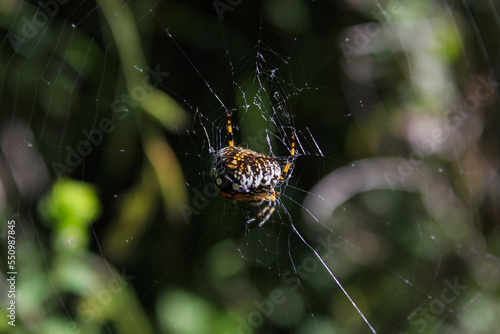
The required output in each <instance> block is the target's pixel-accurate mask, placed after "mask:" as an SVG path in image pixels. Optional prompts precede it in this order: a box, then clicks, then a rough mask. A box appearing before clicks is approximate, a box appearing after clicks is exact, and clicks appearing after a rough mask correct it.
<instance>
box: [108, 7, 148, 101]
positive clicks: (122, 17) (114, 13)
mask: <svg viewBox="0 0 500 334" xmlns="http://www.w3.org/2000/svg"><path fill="white" fill-rule="evenodd" d="M98 5H99V6H100V7H101V10H102V12H103V14H104V16H105V18H106V21H107V22H108V23H109V27H110V29H111V32H112V34H113V38H114V42H115V44H116V48H117V49H118V54H119V55H120V62H121V64H122V70H123V75H124V76H125V82H126V85H127V88H128V91H129V92H130V91H131V90H132V89H133V88H134V87H135V86H137V85H138V84H142V77H143V75H144V74H142V73H141V72H140V71H131V70H130V69H132V68H134V66H135V67H137V68H145V65H146V59H145V57H144V54H143V53H142V52H141V50H142V46H141V43H140V38H139V34H138V33H137V30H136V29H134V27H135V21H134V18H133V15H132V13H131V12H130V8H129V7H128V6H123V3H122V2H121V1H120V0H105V1H101V2H99V3H98Z"/></svg>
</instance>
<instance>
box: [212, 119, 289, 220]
mask: <svg viewBox="0 0 500 334" xmlns="http://www.w3.org/2000/svg"><path fill="white" fill-rule="evenodd" d="M230 116H231V115H230V113H227V117H228V120H227V131H228V133H229V136H230V140H229V146H226V147H224V148H222V149H220V150H219V151H216V152H215V153H214V158H213V161H212V171H211V176H212V179H213V181H214V182H215V184H216V186H217V189H218V190H219V192H220V193H221V195H222V196H224V197H225V198H227V199H231V200H233V205H234V204H235V203H236V202H237V201H238V200H240V201H245V202H247V203H253V204H256V205H261V204H262V203H265V204H266V206H265V207H264V208H263V209H262V210H261V211H260V212H259V213H258V214H257V215H256V216H255V217H254V218H251V219H249V220H248V221H247V223H251V222H253V221H255V220H257V219H261V218H262V220H261V221H260V223H259V226H262V225H264V223H265V222H266V221H267V220H268V219H269V217H271V215H272V214H273V212H274V209H275V208H276V204H277V198H278V197H279V195H280V193H279V192H276V191H275V190H274V187H276V185H277V184H278V183H279V182H281V181H283V180H285V179H287V178H288V177H289V176H290V175H289V171H290V166H291V164H292V162H291V161H290V160H289V161H287V163H286V165H285V166H284V168H283V170H282V169H281V167H280V164H279V163H278V161H276V160H275V159H274V158H272V157H270V156H268V155H265V154H261V153H257V152H255V151H252V150H250V149H246V148H243V147H239V146H235V145H234V138H233V128H232V126H231V118H230ZM294 156H295V135H292V145H291V149H290V157H292V158H293V157H294Z"/></svg>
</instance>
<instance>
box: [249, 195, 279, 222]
mask: <svg viewBox="0 0 500 334" xmlns="http://www.w3.org/2000/svg"><path fill="white" fill-rule="evenodd" d="M278 194H279V193H276V192H272V193H270V194H266V195H265V196H263V197H261V198H260V199H259V201H258V202H256V204H257V205H259V204H262V202H264V201H265V202H266V203H267V205H266V206H265V208H264V209H262V211H260V212H259V213H258V214H257V215H256V216H255V217H254V218H251V219H249V220H247V223H251V222H253V221H255V220H257V219H259V218H260V217H262V216H264V218H262V220H261V222H260V223H259V227H261V226H262V225H264V223H265V222H267V221H268V219H269V218H270V217H271V215H272V214H273V212H274V209H275V208H276V196H278Z"/></svg>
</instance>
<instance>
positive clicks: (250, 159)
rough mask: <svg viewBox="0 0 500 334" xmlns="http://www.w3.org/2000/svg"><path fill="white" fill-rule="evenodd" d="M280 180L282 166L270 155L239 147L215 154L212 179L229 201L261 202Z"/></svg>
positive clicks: (232, 147)
mask: <svg viewBox="0 0 500 334" xmlns="http://www.w3.org/2000/svg"><path fill="white" fill-rule="evenodd" d="M280 176H281V167H280V165H279V163H278V162H277V161H276V160H274V159H273V158H271V157H269V156H267V155H264V154H260V153H257V152H255V151H252V150H249V149H246V148H242V147H237V146H228V147H224V148H223V149H221V150H219V151H217V152H216V153H215V157H214V161H213V168H212V178H213V180H214V182H215V184H216V185H217V187H218V189H219V191H220V192H221V193H222V195H224V196H226V197H230V198H234V199H241V200H247V201H259V200H260V199H261V195H263V194H268V193H272V192H273V191H274V187H275V186H276V184H277V183H278V182H279V181H280Z"/></svg>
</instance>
